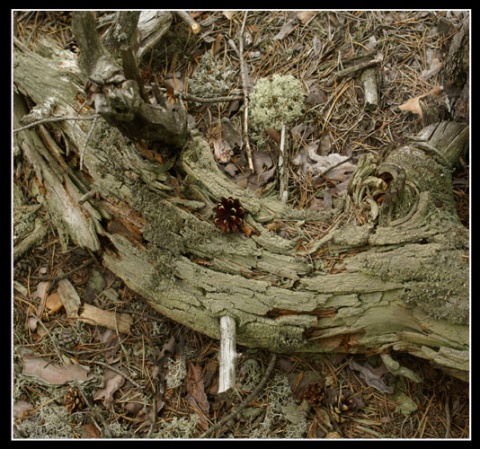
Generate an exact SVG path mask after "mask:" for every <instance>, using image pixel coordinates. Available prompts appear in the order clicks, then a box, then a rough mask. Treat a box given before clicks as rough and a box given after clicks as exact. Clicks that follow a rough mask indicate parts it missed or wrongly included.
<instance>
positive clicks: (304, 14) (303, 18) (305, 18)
mask: <svg viewBox="0 0 480 449" xmlns="http://www.w3.org/2000/svg"><path fill="white" fill-rule="evenodd" d="M317 14H318V11H299V12H297V18H298V19H299V20H300V22H302V24H303V25H305V24H306V23H307V22H309V21H310V20H311V19H313V18H314V17H315V16H316V15H317Z"/></svg>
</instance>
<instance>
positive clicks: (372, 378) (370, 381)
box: [348, 360, 394, 394]
mask: <svg viewBox="0 0 480 449" xmlns="http://www.w3.org/2000/svg"><path fill="white" fill-rule="evenodd" d="M348 366H349V367H350V369H352V370H354V371H359V372H360V375H361V376H362V377H363V379H364V380H365V382H366V384H367V385H369V386H370V387H373V388H375V390H378V391H380V393H387V394H392V393H393V391H394V388H393V387H392V386H388V385H387V384H386V383H385V381H384V380H383V379H382V377H383V375H384V374H385V373H386V371H387V370H386V368H385V367H381V368H377V369H374V368H372V367H371V366H370V365H369V364H368V363H365V365H364V366H362V365H360V364H358V363H356V362H354V361H353V360H351V361H350V363H349V364H348Z"/></svg>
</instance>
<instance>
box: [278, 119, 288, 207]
mask: <svg viewBox="0 0 480 449" xmlns="http://www.w3.org/2000/svg"><path fill="white" fill-rule="evenodd" d="M287 156H288V155H287V153H286V152H285V124H282V132H281V134H280V157H279V158H278V168H279V169H280V185H279V190H280V201H281V202H282V203H286V202H287V200H288V158H287Z"/></svg>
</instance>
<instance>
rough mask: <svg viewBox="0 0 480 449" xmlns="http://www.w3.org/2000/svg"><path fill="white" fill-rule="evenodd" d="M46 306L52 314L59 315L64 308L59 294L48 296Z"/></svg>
mask: <svg viewBox="0 0 480 449" xmlns="http://www.w3.org/2000/svg"><path fill="white" fill-rule="evenodd" d="M45 305H46V306H47V309H48V310H49V311H50V313H57V312H58V311H59V310H60V309H61V308H62V307H63V304H62V301H61V300H60V295H59V294H58V292H55V293H52V294H51V295H48V297H47V301H46V303H45Z"/></svg>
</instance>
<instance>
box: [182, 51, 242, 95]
mask: <svg viewBox="0 0 480 449" xmlns="http://www.w3.org/2000/svg"><path fill="white" fill-rule="evenodd" d="M236 77H237V73H236V72H235V71H233V70H232V69H231V68H229V67H225V65H224V63H223V62H222V61H221V60H220V59H219V58H216V57H215V56H214V55H213V54H212V52H210V51H207V52H206V53H204V54H203V56H202V58H201V59H200V63H199V65H198V67H197V68H196V70H195V72H194V73H193V75H192V77H191V79H190V80H189V90H190V93H192V94H193V95H196V96H198V97H206V98H211V97H220V96H223V95H227V94H228V93H229V91H230V90H231V89H232V86H233V83H234V82H235V79H236Z"/></svg>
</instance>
